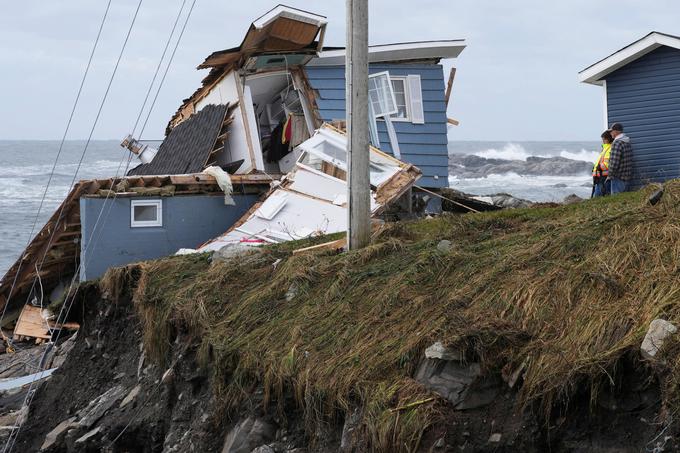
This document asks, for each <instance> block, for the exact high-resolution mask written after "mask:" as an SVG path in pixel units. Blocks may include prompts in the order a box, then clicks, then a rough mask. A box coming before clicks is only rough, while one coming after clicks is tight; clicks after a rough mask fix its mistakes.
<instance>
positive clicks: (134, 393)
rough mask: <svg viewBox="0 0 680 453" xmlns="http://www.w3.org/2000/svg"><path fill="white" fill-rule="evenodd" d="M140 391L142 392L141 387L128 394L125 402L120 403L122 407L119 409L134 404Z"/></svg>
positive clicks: (136, 387)
mask: <svg viewBox="0 0 680 453" xmlns="http://www.w3.org/2000/svg"><path fill="white" fill-rule="evenodd" d="M140 390H142V386H141V385H137V386H135V388H133V389H132V390H130V393H128V394H127V396H126V397H125V398H124V399H123V401H121V402H120V406H118V407H121V408H123V407H125V406H127V405H128V404H130V403H131V402H132V400H134V399H135V398H136V397H137V395H139V392H140Z"/></svg>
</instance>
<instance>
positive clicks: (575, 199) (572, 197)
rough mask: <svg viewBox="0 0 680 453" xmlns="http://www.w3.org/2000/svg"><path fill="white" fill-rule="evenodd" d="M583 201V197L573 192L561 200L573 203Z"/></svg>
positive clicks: (565, 202) (564, 202)
mask: <svg viewBox="0 0 680 453" xmlns="http://www.w3.org/2000/svg"><path fill="white" fill-rule="evenodd" d="M582 201H583V198H581V197H579V196H578V195H576V194H575V193H572V194H571V195H567V196H566V197H564V200H562V203H563V204H575V203H580V202H582Z"/></svg>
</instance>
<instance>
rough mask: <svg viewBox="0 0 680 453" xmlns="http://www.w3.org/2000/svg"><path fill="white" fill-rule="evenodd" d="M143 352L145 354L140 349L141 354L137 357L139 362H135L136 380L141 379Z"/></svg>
mask: <svg viewBox="0 0 680 453" xmlns="http://www.w3.org/2000/svg"><path fill="white" fill-rule="evenodd" d="M140 346H142V345H141V343H140ZM144 352H145V351H144V349H142V353H141V354H140V356H139V361H138V362H137V379H141V378H142V369H143V368H144V358H145V354H144Z"/></svg>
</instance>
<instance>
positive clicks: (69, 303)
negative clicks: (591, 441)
mask: <svg viewBox="0 0 680 453" xmlns="http://www.w3.org/2000/svg"><path fill="white" fill-rule="evenodd" d="M141 3H142V0H140V2H139V5H138V7H137V10H136V12H135V16H134V18H133V21H132V24H131V27H130V30H129V31H128V35H127V36H126V40H125V44H126V43H127V39H128V38H129V35H130V31H131V29H132V26H133V25H134V22H135V19H136V17H137V13H138V11H139V7H140V6H141ZM185 4H186V0H183V2H182V5H181V7H180V10H179V12H178V15H177V18H176V19H175V23H174V25H173V27H172V30H171V33H170V36H169V37H168V41H167V43H166V45H165V48H164V50H163V54H162V56H161V60H160V61H159V64H158V67H157V68H156V72H155V74H154V76H153V79H152V82H151V84H150V85H149V89H148V91H147V94H146V97H145V99H144V102H143V104H142V107H141V109H140V114H139V115H138V117H137V121H136V122H135V126H134V128H133V130H134V129H136V127H137V124H138V122H139V119H140V118H141V115H142V112H143V110H144V107H145V105H146V101H147V100H148V97H149V94H150V92H151V89H152V87H153V84H154V82H155V79H156V76H157V75H158V72H159V69H160V67H161V65H162V61H163V58H164V56H165V54H166V51H167V49H168V47H169V44H170V42H171V40H172V36H173V35H174V32H175V30H176V26H177V23H178V21H179V18H180V17H181V13H182V11H183V9H184V5H185ZM195 4H196V0H193V2H192V5H191V8H190V9H189V12H188V14H187V17H186V19H185V21H184V25H183V27H182V30H181V32H180V35H179V37H178V39H177V42H176V44H175V48H174V49H173V52H172V55H171V56H170V59H169V61H168V65H167V66H166V69H165V72H164V74H163V78H162V79H161V81H160V83H159V86H158V89H157V91H156V95H155V97H154V100H153V102H152V105H151V107H150V109H149V113H148V115H147V117H146V120H145V122H144V126H143V127H142V131H141V132H140V135H141V134H142V133H143V131H144V128H145V127H146V124H147V122H148V119H149V116H150V115H151V111H152V110H153V107H154V105H155V102H156V99H157V98H158V95H159V93H160V90H161V88H162V86H163V83H164V81H165V77H166V75H167V73H168V69H169V68H170V65H171V64H172V60H173V59H174V56H175V53H176V51H177V48H178V47H179V44H180V41H181V39H182V36H183V35H184V31H185V29H186V26H187V24H188V22H189V18H190V17H191V13H192V11H193V8H194V5H195ZM125 44H124V46H125ZM123 49H124V47H123ZM121 56H122V51H121ZM118 62H120V60H119V61H118ZM117 67H118V64H116V68H115V69H114V74H115V70H116V69H117ZM109 87H110V84H109ZM107 94H108V89H107ZM105 100H106V96H105V97H104V99H103V101H102V103H103V102H104V101H105ZM100 112H101V108H100ZM98 116H99V115H98ZM98 116H97V118H98ZM96 121H97V120H96V119H95V124H96ZM93 130H94V127H93ZM90 137H91V134H90ZM88 143H89V138H88ZM86 149H87V144H86V147H85V150H86ZM84 152H85V151H84ZM127 157H128V161H127V164H126V166H125V170H124V173H123V175H125V174H126V173H127V170H128V167H129V165H130V161H131V158H132V155H128V156H127ZM124 160H125V156H124V157H123V159H122V160H121V162H120V164H119V165H118V169H117V170H116V176H115V177H114V179H113V181H114V182H115V181H116V180H117V179H118V173H119V171H120V167H121V166H122V163H123V161H124ZM81 163H82V159H81ZM77 172H78V169H76V175H77ZM74 180H75V176H74ZM109 194H110V192H109ZM109 194H107V196H106V198H105V200H104V203H103V204H102V207H101V209H100V210H99V215H98V217H97V221H96V222H95V226H94V228H93V234H94V233H95V232H96V229H97V225H98V224H99V221H100V219H101V217H102V213H103V211H104V208H105V207H106V202H107V201H108V198H109ZM116 196H117V193H114V197H113V200H112V203H113V201H115V199H116ZM110 210H111V207H109V210H108V211H107V214H106V216H105V217H108V214H109V213H110ZM60 216H61V215H60ZM100 236H101V232H100ZM51 239H52V238H50V240H51ZM97 241H98V239H96V240H95V241H94V242H90V243H88V245H87V246H86V248H85V252H84V253H83V257H82V258H81V262H80V263H79V264H78V266H77V268H76V271H75V272H74V275H73V277H72V281H71V285H69V289H68V290H67V294H66V296H65V299H64V300H65V302H64V304H63V305H62V308H61V310H60V312H59V315H58V317H57V325H58V324H59V322H60V319H61V318H62V314H64V309H66V313H65V315H64V317H63V320H64V321H65V320H66V319H68V315H69V313H70V311H71V308H72V305H73V302H74V301H75V297H76V293H77V290H75V291H74V292H73V294H72V295H71V289H72V288H73V287H74V286H75V282H76V279H77V278H78V275H79V272H80V268H81V266H82V265H83V261H84V260H85V259H86V257H87V249H88V248H89V246H90V244H93V245H94V246H95V247H96V243H97ZM43 260H44V256H43ZM69 297H71V299H70V301H69ZM62 322H63V321H62ZM61 332H62V331H61V330H59V331H58V332H57V335H56V338H55V340H54V341H53V342H50V344H53V343H57V342H58V341H59V337H60V336H61ZM48 350H49V349H48ZM46 353H47V351H46ZM46 353H45V354H43V357H42V358H41V366H40V368H41V369H42V365H44V359H45V357H46ZM36 378H37V376H36ZM35 382H36V379H35V378H34V380H33V381H32V382H31V385H30V387H29V391H28V393H27V395H26V399H25V401H24V405H25V406H30V404H31V401H32V400H33V396H34V393H35V392H34V390H33V386H34V384H35ZM20 429H21V425H19V426H18V427H17V429H16V434H15V429H14V428H13V429H12V433H11V434H10V439H11V438H12V436H14V438H13V439H12V444H11V446H10V449H9V450H7V448H5V450H6V451H11V448H13V446H14V443H15V442H16V438H17V437H18V432H19V430H20ZM124 431H125V429H124V430H123V431H121V432H120V433H119V434H118V437H120V436H121V435H122V434H123V432H124ZM118 437H117V438H118ZM117 438H116V439H117ZM10 439H8V442H9V441H10ZM114 442H115V440H114ZM6 447H7V444H6ZM5 450H3V451H5Z"/></svg>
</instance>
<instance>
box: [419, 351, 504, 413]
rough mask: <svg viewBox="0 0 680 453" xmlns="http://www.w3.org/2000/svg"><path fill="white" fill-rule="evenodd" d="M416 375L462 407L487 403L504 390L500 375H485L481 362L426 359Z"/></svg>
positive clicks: (468, 407)
mask: <svg viewBox="0 0 680 453" xmlns="http://www.w3.org/2000/svg"><path fill="white" fill-rule="evenodd" d="M415 379H416V381H418V382H420V383H421V384H423V385H424V386H425V387H426V388H428V389H429V390H431V391H433V392H435V393H437V394H438V395H440V396H442V397H444V398H446V399H448V400H449V401H451V402H452V403H453V404H454V407H455V408H456V409H458V410H464V409H474V408H477V407H482V406H485V405H487V404H489V403H491V402H492V401H493V400H494V399H495V398H496V397H497V396H498V394H499V393H500V382H499V381H500V378H496V377H484V376H482V373H481V367H480V365H479V364H478V363H462V362H459V361H455V360H439V359H425V360H424V361H423V362H422V363H421V364H420V366H419V367H418V371H417V372H416V376H415Z"/></svg>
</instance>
